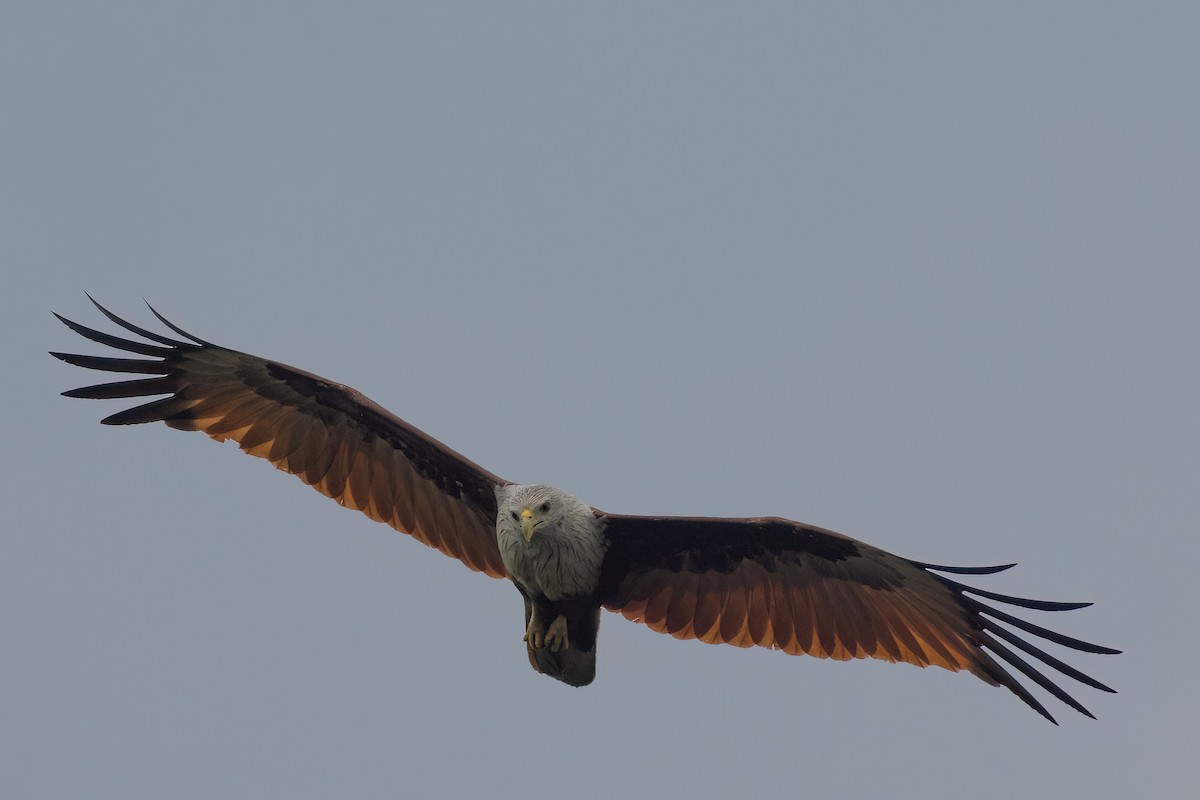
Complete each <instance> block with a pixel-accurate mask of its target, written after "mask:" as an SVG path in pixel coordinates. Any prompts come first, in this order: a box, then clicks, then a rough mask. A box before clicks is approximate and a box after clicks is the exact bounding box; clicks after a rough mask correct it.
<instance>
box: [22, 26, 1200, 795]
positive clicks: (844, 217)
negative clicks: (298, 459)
mask: <svg viewBox="0 0 1200 800" xmlns="http://www.w3.org/2000/svg"><path fill="white" fill-rule="evenodd" d="M1197 8H1198V7H1197V6H1195V5H1194V4H1190V3H1150V4H1136V5H1135V4H1104V3H1073V4H1043V3H1029V4H1004V7H1003V8H997V7H992V8H988V9H983V8H981V7H980V6H977V5H974V6H973V7H972V8H969V9H968V8H964V7H963V6H961V5H956V4H891V3H878V4H865V5H864V4H821V5H819V6H818V5H816V4H810V5H808V6H804V7H802V6H801V5H800V4H790V3H788V4H769V5H768V4H757V5H753V6H747V5H745V4H732V3H730V4H703V3H689V4H682V3H679V4H645V3H605V4H590V5H589V6H587V7H584V6H583V5H582V4H550V3H545V4H528V3H479V4H471V5H464V4H458V3H436V4H434V3H429V4H423V5H422V6H420V7H418V6H407V7H405V6H403V5H402V4H353V3H352V4H338V5H336V6H334V5H333V4H330V5H329V6H328V7H326V8H316V7H313V6H311V5H309V4H293V3H260V4H245V3H205V4H198V3H197V4H191V5H190V6H186V7H185V6H183V5H182V4H162V3H143V4H136V3H116V4H81V5H80V6H78V7H72V6H69V5H62V4H55V3H42V2H37V3H10V4H8V5H6V6H5V12H4V14H3V24H2V25H0V92H2V94H0V103H2V106H0V141H2V142H3V159H2V161H0V264H2V265H3V266H2V269H3V274H4V276H5V280H4V286H5V291H4V292H2V293H0V325H2V326H3V328H2V330H0V354H2V357H3V362H2V363H3V365H4V371H5V374H6V379H5V381H4V384H3V393H4V394H3V403H4V406H3V408H4V412H5V413H4V415H3V417H4V422H3V425H4V430H3V434H4V437H3V441H4V452H5V455H6V459H5V462H6V464H7V467H6V474H5V477H6V480H4V481H3V488H2V489H0V515H2V516H0V537H3V539H2V557H0V630H2V631H3V641H4V648H3V657H2V658H0V664H2V665H3V666H2V667H0V676H2V677H0V795H2V796H3V797H5V798H67V797H89V798H183V799H185V800H187V799H190V798H213V797H223V798H242V797H288V798H328V797H356V798H375V797H379V798H383V797H398V796H414V797H416V796H437V795H451V794H455V795H458V796H473V795H478V794H480V793H487V794H488V795H489V796H495V797H508V796H518V795H520V796H532V797H538V796H553V795H565V796H569V797H575V798H580V799H581V800H586V799H588V798H613V797H648V796H652V793H659V795H658V796H663V797H667V796H679V797H695V798H707V797H732V796H765V795H766V794H767V793H770V794H771V795H772V796H788V797H791V796H801V795H803V796H808V797H852V796H868V795H875V796H878V795H884V796H887V797H892V798H910V797H922V798H927V797H939V796H961V795H962V794H963V793H964V792H966V793H969V794H970V796H971V797H973V798H978V799H979V800H986V799H987V798H1010V797H1087V798H1128V797H1130V796H1135V797H1139V798H1148V797H1183V796H1187V795H1188V793H1189V792H1190V791H1194V790H1195V789H1196V787H1197V785H1198V784H1200V780H1198V778H1197V773H1198V771H1200V768H1198V767H1197V766H1196V756H1195V748H1196V743H1197V741H1200V723H1198V722H1197V719H1198V718H1200V717H1198V712H1200V700H1198V694H1197V689H1196V688H1195V678H1194V672H1195V668H1196V664H1197V661H1198V660H1200V645H1198V644H1197V635H1196V631H1197V624H1198V623H1197V617H1198V614H1197V612H1198V610H1200V608H1198V603H1197V600H1196V577H1195V573H1196V565H1197V563H1200V544H1198V541H1197V523H1198V522H1200V491H1198V484H1200V455H1198V454H1200V447H1198V444H1200V423H1198V422H1197V403H1198V400H1200V373H1198V370H1197V363H1196V353H1197V347H1196V345H1197V342H1198V341H1200V314H1198V313H1197V308H1198V305H1200V105H1198V103H1197V76H1198V75H1200V48H1197V46H1196V36H1197V31H1198V30H1200V10H1197ZM85 290H87V291H91V292H92V293H94V294H95V295H96V297H97V299H99V300H100V301H101V302H104V303H106V304H108V305H109V306H110V307H111V308H113V309H114V310H115V311H117V312H119V313H123V314H125V315H127V316H129V317H130V318H132V319H133V320H134V321H136V322H139V323H142V324H147V325H148V324H149V323H150V320H151V317H150V315H149V312H148V311H147V310H146V309H145V308H144V306H142V305H141V299H140V298H141V297H142V296H145V297H146V298H147V299H149V300H150V301H151V302H153V303H155V305H156V306H157V307H158V308H159V309H160V310H161V311H163V312H164V313H165V314H166V315H167V316H168V317H169V318H171V319H172V320H174V321H175V322H177V323H179V324H180V325H182V326H183V327H185V328H187V329H189V330H191V331H192V332H194V333H196V334H198V335H200V336H202V337H205V338H208V339H211V340H214V341H216V342H218V343H221V344H225V345H227V346H231V347H235V348H238V349H242V350H247V351H250V352H253V353H257V354H260V355H265V356H269V357H273V358H276V359H279V360H282V361H284V362H287V363H291V364H295V365H297V366H300V367H303V368H305V369H308V370H311V371H314V372H317V373H319V374H322V375H325V376H328V377H330V378H332V379H336V380H339V381H342V382H345V383H348V384H350V385H352V386H354V387H356V388H358V389H361V390H362V391H364V392H366V393H367V394H368V395H370V396H371V397H372V398H374V399H375V400H377V401H379V402H380V403H382V404H383V405H385V406H387V407H388V408H390V409H392V410H393V411H395V412H396V413H398V414H400V415H401V416H403V417H404V418H406V419H407V420H409V421H410V422H412V423H413V424H415V425H417V426H418V427H420V428H422V429H424V430H426V431H427V432H429V433H431V434H432V435H434V436H436V437H438V438H440V439H442V440H443V441H445V442H446V443H447V444H449V445H451V446H452V447H454V448H456V449H458V450H460V451H461V452H463V453H465V454H466V455H468V456H469V457H471V458H472V459H474V460H476V461H477V462H479V463H480V464H481V465H483V466H485V467H487V468H488V469H490V470H492V471H494V472H496V473H498V474H500V475H502V476H504V477H506V478H509V479H512V480H517V481H524V482H548V483H553V484H556V485H559V486H562V487H563V488H565V489H567V490H569V491H572V492H574V493H576V494H578V495H579V496H580V497H582V498H583V499H585V500H586V501H588V502H590V503H592V504H593V505H596V506H598V507H600V508H604V509H609V510H612V511H622V512H640V513H664V514H669V513H683V514H704V515H757V514H777V515H782V516H787V517H791V518H795V519H799V520H803V521H806V522H810V523H814V524H818V525H822V526H825V527H830V528H833V529H835V530H839V531H843V532H845V533H848V534H850V535H853V536H856V537H859V538H862V539H865V540H867V541H869V542H871V543H873V544H876V545H879V546H881V547H884V548H886V549H889V550H892V551H894V552H897V553H899V554H902V555H906V556H909V557H912V558H917V559H922V560H928V561H934V562H940V563H951V564H954V563H959V564H992V563H999V562H1005V561H1018V562H1020V566H1019V567H1018V568H1017V569H1015V570H1013V571H1011V572H1009V573H1006V574H1003V575H999V576H994V577H990V578H982V579H979V580H978V581H976V585H980V586H983V587H985V588H990V589H993V590H995V591H1001V592H1010V593H1014V594H1021V595H1027V596H1033V597H1040V598H1046V599H1061V600H1094V601H1096V606H1095V607H1094V608H1090V609H1087V610H1084V611H1077V612H1072V613H1068V614H1057V615H1049V614H1039V613H1037V612H1030V613H1029V614H1028V615H1026V616H1028V617H1029V618H1030V619H1033V620H1034V621H1035V622H1038V623H1042V624H1050V625H1051V626H1052V627H1055V628H1057V629H1059V630H1063V631H1065V632H1066V633H1069V634H1071V635H1075V636H1080V637H1082V638H1085V639H1090V640H1093V641H1099V642H1101V643H1104V644H1109V645H1112V646H1116V647H1121V648H1124V649H1125V650H1126V653H1125V654H1124V655H1121V656H1114V657H1102V656H1089V655H1081V654H1072V655H1071V657H1070V659H1069V660H1070V661H1071V662H1072V663H1074V664H1076V665H1077V666H1079V667H1081V668H1083V669H1084V670H1085V671H1086V672H1089V673H1090V674H1093V675H1095V676H1096V677H1097V678H1098V679H1100V680H1102V681H1104V682H1106V683H1109V684H1111V685H1113V686H1114V687H1116V688H1118V689H1119V690H1120V692H1121V693H1120V694H1118V695H1115V696H1114V695H1105V694H1102V693H1100V692H1096V691H1094V690H1091V689H1088V688H1087V687H1083V686H1079V685H1077V684H1073V682H1071V681H1069V680H1068V679H1063V681H1064V686H1066V687H1067V688H1068V689H1069V690H1070V691H1071V692H1072V693H1074V694H1076V696H1077V697H1078V698H1079V699H1080V700H1081V701H1083V703H1084V704H1085V705H1087V706H1088V707H1089V708H1091V709H1092V711H1093V712H1094V713H1095V714H1096V715H1097V716H1098V717H1099V720H1098V721H1095V722H1093V721H1091V720H1088V719H1086V718H1083V717H1081V716H1079V715H1078V714H1075V713H1074V712H1072V711H1071V710H1070V709H1067V708H1065V707H1063V706H1062V705H1060V704H1057V702H1056V701H1053V700H1047V704H1048V705H1050V704H1051V703H1053V705H1052V706H1051V710H1052V711H1053V713H1055V714H1056V716H1058V718H1059V720H1060V721H1061V722H1062V726H1061V727H1059V728H1056V727H1054V726H1052V725H1049V724H1048V723H1046V722H1045V721H1043V720H1042V719H1041V718H1040V717H1039V716H1038V715H1037V714H1035V713H1034V712H1033V711H1031V710H1030V709H1029V708H1027V707H1026V706H1025V705H1024V704H1022V703H1021V702H1020V701H1019V700H1017V699H1016V698H1015V697H1013V696H1012V695H1010V694H1009V693H1007V692H1005V691H1003V690H1000V689H995V688H992V687H989V686H987V685H985V684H983V683H982V682H980V681H978V680H975V679H974V678H971V677H969V676H964V675H953V674H950V673H948V672H945V671H942V670H935V669H928V670H918V669H915V668H913V667H909V666H903V665H888V664H885V663H882V662H870V663H867V662H853V663H834V662H826V661H819V660H816V659H808V658H791V657H787V656H784V655H781V654H776V653H770V652H764V651H761V650H753V651H751V650H738V649H736V648H724V647H711V646H707V645H702V644H697V643H694V642H678V641H675V640H673V639H670V638H669V637H664V636H661V635H658V634H655V633H652V632H651V631H649V630H647V629H645V628H642V627H639V626H636V625H634V624H631V623H629V622H626V621H624V620H622V619H620V618H618V617H615V616H613V615H606V616H605V618H604V620H603V624H602V628H601V637H600V652H599V676H598V679H597V681H596V683H595V684H594V685H593V686H591V687H589V688H587V689H582V690H575V689H571V688H569V687H566V686H563V685H561V684H558V683H556V682H554V681H552V680H549V679H547V678H545V677H543V676H539V675H537V674H535V673H534V672H533V671H532V670H530V668H529V666H528V663H527V662H526V658H525V653H524V648H523V645H522V643H521V634H522V627H523V625H522V616H521V614H522V612H521V602H520V598H519V596H518V594H517V592H516V591H515V590H514V589H513V588H512V587H511V586H510V585H509V584H507V583H504V582H500V581H493V580H489V579H487V578H485V577H482V576H480V575H477V574H474V573H471V572H469V571H468V570H467V569H465V568H464V567H463V566H461V565H460V564H459V563H457V562H455V561H453V560H451V559H448V558H445V557H443V556H441V555H440V554H438V553H436V552H434V551H432V550H429V549H427V548H424V547H422V546H420V545H418V544H416V543H414V542H413V541H411V540H409V539H408V538H407V537H405V536H403V535H401V534H399V533H396V532H394V531H392V530H391V529H389V528H387V527H384V526H382V525H378V524H374V523H372V522H370V521H369V520H368V519H367V518H366V517H364V516H361V515H358V514H354V513H350V512H347V511H345V510H343V509H341V508H339V507H337V506H336V504H334V503H332V502H330V501H329V500H327V499H325V498H323V497H321V496H320V495H318V494H317V493H316V492H313V491H312V490H311V489H308V488H307V487H305V486H303V485H302V484H301V483H300V482H299V481H297V480H295V479H293V478H290V477H287V476H285V475H282V474H280V473H276V472H275V471H274V470H272V469H271V467H270V466H269V465H268V464H267V463H266V462H263V461H258V460H255V459H251V458H247V457H245V456H242V455H240V454H239V453H238V452H237V451H236V449H235V448H233V447H232V446H227V447H221V446H218V445H216V444H214V443H213V442H211V441H210V440H208V439H207V438H205V437H203V436H200V435H196V434H186V435H185V434H181V433H178V432H175V431H171V430H168V429H167V428H165V427H164V426H143V427H138V428H102V427H101V426H100V425H98V424H97V422H98V420H99V419H100V418H101V417H102V416H104V415H106V414H108V413H111V412H112V411H114V410H117V409H119V408H122V407H124V405H128V404H127V403H126V404H122V403H121V402H91V401H81V400H69V399H66V398H62V397H59V396H58V393H59V392H61V391H62V390H64V389H68V388H72V387H75V386H80V385H84V384H87V383H92V382H95V381H96V380H99V379H101V378H102V377H103V376H102V375H98V374H96V373H87V372H85V371H83V370H79V369H77V368H73V367H68V366H66V365H63V364H61V363H58V362H56V361H54V360H52V359H51V358H50V357H48V356H47V355H45V352H46V351H47V350H67V351H76V352H89V353H98V352H102V350H103V348H101V347H99V346H95V345H92V344H90V343H87V342H84V341H83V340H81V339H79V338H78V337H76V336H75V335H74V334H72V333H71V332H69V331H68V330H67V329H66V328H64V327H62V326H61V325H59V324H58V322H56V321H55V320H54V319H53V318H52V317H51V316H50V311H51V310H56V311H59V312H61V313H64V314H66V315H68V316H71V317H73V318H75V319H77V320H79V321H82V322H84V323H85V324H90V325H93V326H98V327H105V326H104V325H103V324H102V323H103V321H102V319H101V317H100V316H99V314H98V312H95V311H94V310H93V309H92V308H91V307H90V305H89V304H88V303H87V300H86V298H85V297H84V295H83V292H84V291H85ZM1035 691H1039V692H1040V690H1035ZM1039 696H1040V697H1044V695H1042V694H1040V693H1039ZM409 792H416V794H406V793H409ZM468 793H469V794H468Z"/></svg>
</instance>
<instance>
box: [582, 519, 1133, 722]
mask: <svg viewBox="0 0 1200 800" xmlns="http://www.w3.org/2000/svg"><path fill="white" fill-rule="evenodd" d="M598 513H600V514H601V516H602V518H603V519H604V520H605V522H606V527H605V534H606V536H607V537H608V552H607V554H606V556H605V561H604V570H603V573H602V574H601V579H600V595H601V601H602V602H603V603H604V605H605V607H606V608H608V609H609V610H610V611H616V612H618V613H620V614H622V615H623V616H625V617H626V618H627V619H631V620H633V621H635V622H642V623H645V624H646V625H648V626H650V628H652V629H653V630H656V631H658V632H660V633H669V634H671V635H672V636H674V637H676V638H678V639H699V640H700V641H703V642H708V643H710V644H720V643H725V644H733V645H737V646H738V647H750V646H752V645H758V646H760V647H767V648H771V649H777V650H783V651H784V652H787V653H791V654H793V655H799V654H807V655H812V656H817V657H819V658H833V659H839V660H845V659H851V658H878V659H883V660H885V661H892V662H896V661H904V662H907V663H910V664H917V665H919V666H922V667H924V666H928V665H931V664H932V665H936V666H939V667H944V668H945V669H949V670H953V671H958V670H966V671H968V672H970V673H971V674H973V675H976V676H978V677H980V678H982V679H983V680H985V681H987V682H988V683H990V684H993V685H999V686H1004V687H1007V688H1008V689H1010V690H1011V691H1012V692H1013V693H1014V694H1016V695H1017V696H1018V697H1020V698H1021V699H1022V700H1024V701H1025V702H1026V703H1028V704H1029V705H1030V706H1032V707H1033V708H1034V709H1035V710H1037V711H1038V712H1040V713H1041V714H1042V715H1043V716H1045V717H1046V718H1047V719H1049V720H1050V721H1051V722H1054V721H1055V720H1054V718H1053V717H1052V716H1050V714H1049V712H1047V711H1046V709H1045V708H1044V707H1043V706H1042V704H1041V703H1039V702H1038V701H1037V700H1036V699H1035V698H1034V697H1033V696H1032V695H1031V694H1030V693H1029V691H1028V690H1027V689H1026V688H1025V687H1024V686H1023V685H1021V684H1020V683H1018V682H1017V680H1016V679H1015V678H1014V677H1013V675H1012V674H1011V673H1009V672H1008V671H1007V670H1006V669H1005V668H1004V667H1003V666H1001V664H1000V663H999V662H998V661H997V660H996V658H999V659H1000V660H1001V661H1004V662H1006V663H1007V664H1008V665H1009V666H1011V667H1012V668H1014V669H1016V670H1017V671H1018V672H1020V673H1022V674H1024V675H1025V676H1026V677H1027V678H1029V679H1030V680H1032V681H1033V682H1034V683H1036V684H1037V685H1039V686H1041V687H1042V688H1043V689H1045V690H1046V691H1048V692H1049V693H1050V694H1052V695H1054V696H1055V697H1057V698H1058V699H1059V700H1061V701H1063V702H1064V703H1066V704H1067V705H1069V706H1071V707H1072V708H1074V709H1076V710H1078V711H1080V712H1081V713H1083V714H1086V715H1087V716H1089V717H1090V716H1092V715H1091V713H1089V712H1088V710H1087V709H1085V708H1084V707H1083V706H1082V705H1080V704H1079V703H1078V702H1077V701H1076V700H1075V699H1074V698H1072V697H1071V696H1070V695H1068V694H1067V693H1066V692H1064V691H1063V690H1062V689H1061V688H1059V687H1058V686H1057V685H1055V684H1054V683H1053V682H1051V681H1050V679H1049V678H1047V677H1046V676H1045V675H1043V674H1042V673H1041V672H1038V671H1037V670H1036V669H1035V668H1034V667H1033V666H1031V665H1030V664H1029V663H1028V662H1027V661H1025V660H1024V659H1022V658H1021V657H1020V656H1018V655H1017V654H1016V653H1014V652H1013V651H1012V650H1010V649H1009V648H1008V647H1006V646H1005V644H1004V642H1007V643H1008V644H1009V645H1012V646H1013V647H1016V648H1017V649H1019V650H1022V651H1024V652H1025V653H1027V654H1028V655H1031V656H1033V657H1034V658H1036V659H1038V660H1040V661H1041V662H1042V663H1044V664H1046V665H1047V666H1050V667H1052V668H1054V669H1056V670H1058V671H1059V672H1061V673H1062V674H1064V675H1067V676H1069V677H1071V678H1074V679H1075V680H1077V681H1080V682H1082V683H1085V684H1087V685H1088V686H1092V687H1095V688H1097V689H1101V690H1103V691H1106V692H1111V691H1113V690H1112V689H1110V688H1108V687H1107V686H1105V685H1104V684H1102V683H1100V682H1099V681H1096V680H1094V679H1093V678H1090V677H1088V676H1087V675H1084V674H1083V673H1081V672H1080V671H1079V670H1077V669H1075V668H1073V667H1070V666H1068V665H1067V664H1064V663H1063V662H1062V661H1060V660H1058V659H1057V658H1055V657H1054V656H1052V655H1050V654H1049V653H1046V652H1044V651H1043V650H1041V649H1039V648H1038V647H1036V646H1034V645H1033V644H1030V643H1029V642H1028V641H1026V640H1025V639H1024V638H1022V637H1020V636H1018V635H1017V634H1015V633H1013V632H1012V631H1010V630H1009V629H1008V628H1005V627H1002V626H1001V625H999V624H998V622H1004V623H1007V624H1008V625H1011V626H1013V627H1015V628H1017V629H1018V630H1021V631H1024V632H1025V633H1028V634H1033V635H1034V636H1038V637H1041V638H1043V639H1046V640H1048V641H1052V642H1055V643H1057V644H1060V645H1064V646H1066V647H1070V648H1074V649H1075V650H1082V651H1085V652H1089V653H1117V652H1119V651H1117V650H1112V649H1110V648H1107V647H1101V646H1099V645H1094V644H1089V643H1088V642H1084V641H1080V640H1079V639H1073V638H1071V637H1068V636H1063V635H1062V634H1059V633H1055V632H1053V631H1050V630H1047V629H1045V628H1042V627H1039V626H1037V625H1033V624H1031V623H1029V622H1026V621H1025V620H1022V619H1019V618H1017V617H1014V616H1011V615H1009V614H1007V613H1005V612H1003V611H1000V610H998V609H995V608H992V607H991V606H989V605H986V604H984V603H983V602H981V601H980V600H977V599H976V597H983V598H987V599H989V600H993V601H996V602H999V603H1006V604H1008V605H1013V606H1021V607H1023V608H1032V609H1038V610H1041V611H1065V610H1070V609H1075V608H1083V607H1084V606H1087V605H1090V603H1054V602H1047V601H1041V600H1027V599H1025V598H1019V597H1009V596H1006V595H1001V594H995V593H993V592H987V591H984V590H981V589H972V588H970V587H967V586H964V585H962V584H960V583H957V582H956V581H953V580H950V579H949V578H945V577H943V576H941V575H937V574H935V573H934V572H931V571H930V570H938V571H941V572H950V573H959V574H974V575H982V574H988V573H992V572H1000V571H1001V570H1004V569H1008V568H1009V567H1011V566H1013V565H1012V564H1006V565H1003V566H998V567H943V566H936V565H933V564H925V563H922V562H918V561H910V560H908V559H905V558H900V557H899V556H894V555H892V554H891V553H887V552H885V551H883V550H880V549H878V548H876V547H871V546H870V545H867V544H864V543H862V542H859V541H857V540H855V539H851V538H850V537H848V536H843V535H841V534H839V533H834V532H833V531H827V530H823V529H821V528H815V527H812V526H809V525H802V524H800V523H797V522H793V521H791V520H786V519H779V518H762V519H710V518H687V517H635V516H621V515H615V514H612V515H608V514H603V513H602V512H598Z"/></svg>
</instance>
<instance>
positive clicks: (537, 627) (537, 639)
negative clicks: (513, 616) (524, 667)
mask: <svg viewBox="0 0 1200 800" xmlns="http://www.w3.org/2000/svg"><path fill="white" fill-rule="evenodd" d="M545 639H546V631H545V630H544V629H543V628H542V626H541V624H539V622H538V619H537V617H533V618H531V619H530V620H529V627H528V628H526V629H525V642H526V643H527V644H528V645H529V646H530V647H532V648H533V649H534V650H541V649H542V644H544V643H545Z"/></svg>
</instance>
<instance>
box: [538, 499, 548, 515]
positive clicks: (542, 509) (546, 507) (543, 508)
mask: <svg viewBox="0 0 1200 800" xmlns="http://www.w3.org/2000/svg"><path fill="white" fill-rule="evenodd" d="M539 508H540V509H541V512H542V513H543V514H545V513H546V512H547V511H549V510H550V501H549V500H547V501H546V502H544V503H542V504H541V506H539Z"/></svg>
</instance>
